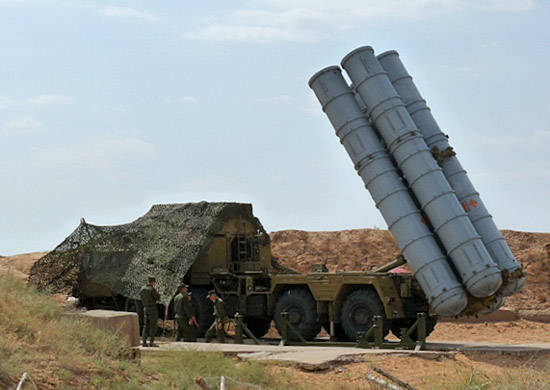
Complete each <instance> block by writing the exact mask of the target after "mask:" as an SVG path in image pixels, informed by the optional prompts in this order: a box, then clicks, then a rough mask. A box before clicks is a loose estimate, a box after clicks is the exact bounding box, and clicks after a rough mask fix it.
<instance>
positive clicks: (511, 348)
mask: <svg viewBox="0 0 550 390" xmlns="http://www.w3.org/2000/svg"><path fill="white" fill-rule="evenodd" d="M139 350H140V353H141V355H142V356H144V355H147V354H154V355H157V354H172V353H177V352H178V351H187V350H191V351H212V352H222V353H225V354H232V355H237V356H239V357H240V358H243V359H256V360H275V361H285V362H292V363H297V364H300V365H302V366H304V365H305V366H306V368H308V367H307V366H310V368H311V369H323V367H328V365H329V364H330V363H334V362H339V361H340V362H341V361H345V360H350V359H353V358H359V357H361V356H366V355H375V354H401V355H403V354H406V355H422V356H425V357H430V356H431V357H437V356H441V355H445V354H452V353H456V352H457V351H483V352H508V353H526V352H528V353H532V352H550V344H521V345H520V344H516V345H506V344H496V343H483V344H482V343H456V342H430V343H428V344H427V347H426V349H425V350H422V351H410V350H395V349H362V348H353V347H331V346H328V345H327V346H326V347H319V346H315V347H313V346H278V345H273V344H272V345H255V344H216V343H201V342H197V343H185V342H159V348H149V347H146V348H144V347H139Z"/></svg>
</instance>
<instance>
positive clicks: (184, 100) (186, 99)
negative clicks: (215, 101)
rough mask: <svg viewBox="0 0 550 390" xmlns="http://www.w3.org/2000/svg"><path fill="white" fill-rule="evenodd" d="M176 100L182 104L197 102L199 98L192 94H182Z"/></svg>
mask: <svg viewBox="0 0 550 390" xmlns="http://www.w3.org/2000/svg"><path fill="white" fill-rule="evenodd" d="M178 100H179V102H180V103H183V104H199V100H198V99H197V98H196V97H194V96H182V97H180V98H179V99H178Z"/></svg>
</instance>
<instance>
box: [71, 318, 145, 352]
mask: <svg viewBox="0 0 550 390" xmlns="http://www.w3.org/2000/svg"><path fill="white" fill-rule="evenodd" d="M76 315H77V316H79V317H81V318H84V319H86V320H87V321H88V322H90V323H91V324H93V325H94V326H96V327H97V328H99V329H103V330H107V331H110V332H117V334H118V335H119V336H120V337H122V338H124V339H125V340H126V341H127V342H128V344H130V346H132V347H134V346H138V345H139V344H140V337H139V320H138V316H137V314H136V313H132V312H126V311H113V310H89V311H86V312H81V313H76Z"/></svg>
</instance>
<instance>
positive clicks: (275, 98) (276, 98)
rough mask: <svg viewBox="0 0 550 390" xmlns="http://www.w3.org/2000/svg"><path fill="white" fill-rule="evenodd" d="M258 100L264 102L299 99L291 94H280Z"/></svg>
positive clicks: (293, 101) (282, 101)
mask: <svg viewBox="0 0 550 390" xmlns="http://www.w3.org/2000/svg"><path fill="white" fill-rule="evenodd" d="M258 101H259V102H262V103H296V102H297V101H298V99H296V98H295V97H294V96H290V95H279V96H270V97H266V98H262V99H258Z"/></svg>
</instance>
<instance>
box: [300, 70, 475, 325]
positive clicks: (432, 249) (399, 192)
mask: <svg viewBox="0 0 550 390" xmlns="http://www.w3.org/2000/svg"><path fill="white" fill-rule="evenodd" d="M309 86H310V87H311V88H312V89H313V91H314V92H315V95H316V96H317V98H318V99H319V102H320V103H321V106H322V107H323V111H324V112H325V113H326V115H327V116H328V118H329V120H330V122H331V123H332V126H333V127H334V129H335V130H336V135H337V136H338V137H339V138H340V140H341V142H342V144H343V145H344V147H345V148H346V150H347V152H348V154H349V156H350V157H351V159H352V161H353V163H354V164H355V169H356V170H357V172H358V174H359V175H360V176H361V178H362V179H363V182H364V183H365V186H366V188H367V190H368V191H369V192H370V194H371V196H372V198H373V199H374V201H375V203H376V207H377V208H379V209H380V212H381V213H382V216H383V217H384V220H385V221H386V223H387V224H388V228H389V230H390V231H391V232H392V234H393V236H394V237H395V239H396V241H397V243H398V245H399V247H400V248H401V250H402V252H403V255H404V256H405V258H406V259H407V261H408V262H409V264H410V266H411V269H412V270H413V272H414V275H415V278H416V280H417V281H418V283H419V284H420V286H421V287H422V290H423V291H424V292H425V293H426V296H427V297H428V300H429V302H430V305H431V307H432V308H433V310H434V311H435V313H437V314H439V315H442V316H453V315H457V314H459V313H460V312H461V311H462V310H463V309H464V308H465V307H466V304H467V296H466V293H465V291H464V290H463V288H462V286H461V284H460V282H459V281H458V280H457V278H456V276H455V275H454V273H453V271H452V270H451V268H450V266H449V263H448V262H447V260H446V256H445V255H444V254H443V253H442V251H441V249H440V248H439V246H438V244H437V243H436V241H435V238H434V237H433V235H432V233H431V232H430V231H429V229H428V228H427V227H426V225H425V224H424V223H423V222H422V215H421V212H420V210H419V209H418V208H417V207H416V205H415V204H414V202H413V200H412V199H411V197H410V195H409V193H408V189H407V187H405V185H404V184H403V181H402V180H401V177H400V176H399V173H398V172H397V169H396V167H395V165H394V164H393V162H392V161H391V158H390V156H389V155H388V153H387V151H386V148H385V147H384V146H383V145H382V143H381V142H380V140H379V138H378V135H377V134H376V132H375V131H374V130H373V128H372V127H371V126H370V125H369V123H368V120H367V118H366V117H365V115H364V114H363V113H362V112H361V108H360V107H359V105H358V103H357V101H356V100H355V97H354V94H353V92H352V91H351V89H350V88H349V87H348V85H347V83H346V81H345V80H344V78H343V77H342V74H341V71H340V68H338V67H337V66H331V67H328V68H325V69H323V70H321V71H319V72H317V73H316V74H315V75H314V76H313V77H312V78H311V79H310V81H309Z"/></svg>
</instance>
